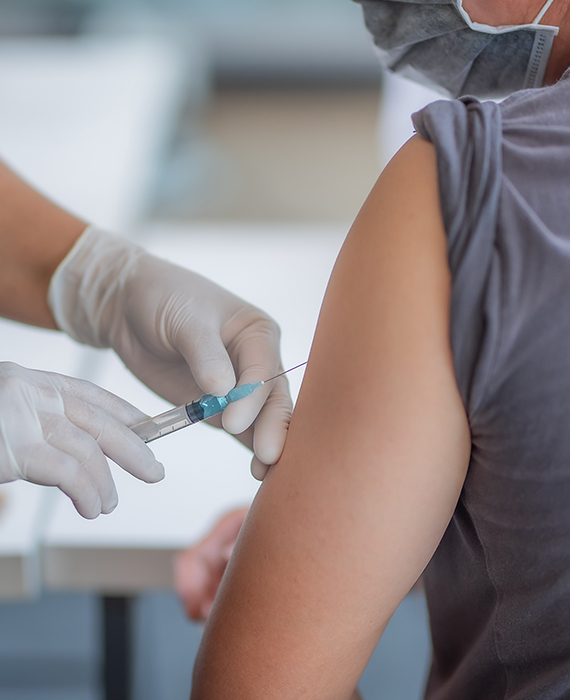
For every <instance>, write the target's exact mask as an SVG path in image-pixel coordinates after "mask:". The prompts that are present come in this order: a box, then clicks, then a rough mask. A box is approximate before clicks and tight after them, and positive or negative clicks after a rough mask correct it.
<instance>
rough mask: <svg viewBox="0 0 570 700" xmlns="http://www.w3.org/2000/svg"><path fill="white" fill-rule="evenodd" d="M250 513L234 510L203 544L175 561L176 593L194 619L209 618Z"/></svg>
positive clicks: (245, 510)
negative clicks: (240, 533) (242, 528)
mask: <svg viewBox="0 0 570 700" xmlns="http://www.w3.org/2000/svg"><path fill="white" fill-rule="evenodd" d="M247 511H248V509H247V508H239V509H238V510H232V511H231V512H230V513H228V514H227V515H225V516H224V517H223V518H222V519H221V520H219V521H218V522H217V523H216V524H215V525H214V527H213V528H212V530H211V531H210V532H209V533H208V534H207V535H206V536H205V537H204V538H203V539H202V540H200V542H198V543H197V544H196V545H194V546H193V547H190V548H189V549H186V550H184V551H183V552H181V553H180V554H179V555H178V557H177V558H176V561H175V565H174V582H175V587H176V591H177V593H178V595H179V596H180V598H181V599H182V603H183V605H184V609H185V610H186V614H187V615H188V617H190V618H191V619H192V620H205V619H206V618H207V617H208V614H209V612H210V610H211V609H212V605H213V603H214V598H215V596H216V593H217V591H218V587H219V585H220V582H221V580H222V576H223V575H224V571H225V570H226V566H227V563H228V561H229V559H230V556H231V553H232V550H233V548H234V544H235V542H236V539H237V536H238V534H239V531H240V528H241V526H242V523H243V521H244V519H245V516H246V515H247Z"/></svg>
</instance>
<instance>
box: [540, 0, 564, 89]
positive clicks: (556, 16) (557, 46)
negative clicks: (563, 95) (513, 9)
mask: <svg viewBox="0 0 570 700" xmlns="http://www.w3.org/2000/svg"><path fill="white" fill-rule="evenodd" d="M558 2H559V3H560V4H559V6H558V7H556V5H557V3H554V5H553V6H552V7H551V8H550V10H549V11H548V12H547V13H546V15H545V16H544V20H543V21H542V24H551V25H553V26H555V27H560V32H559V33H558V36H557V37H555V39H554V43H553V44H552V53H551V54H550V60H549V61H548V66H547V68H546V74H545V76H544V84H545V85H553V84H554V83H555V82H556V81H557V80H560V78H561V77H562V74H563V73H564V71H565V70H566V69H567V68H568V67H569V66H570V3H568V2H565V1H564V2H561V0H558ZM551 11H552V14H551Z"/></svg>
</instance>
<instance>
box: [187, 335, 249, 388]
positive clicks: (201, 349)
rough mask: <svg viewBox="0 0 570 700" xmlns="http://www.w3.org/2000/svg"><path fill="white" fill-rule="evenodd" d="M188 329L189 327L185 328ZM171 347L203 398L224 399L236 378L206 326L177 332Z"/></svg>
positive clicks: (217, 337)
mask: <svg viewBox="0 0 570 700" xmlns="http://www.w3.org/2000/svg"><path fill="white" fill-rule="evenodd" d="M187 325H188V326H189V325H190V324H187ZM175 347H176V349H177V350H178V352H179V353H180V354H181V355H182V357H183V358H184V359H185V360H186V362H187V363H188V366H189V367H190V370H191V371H192V374H193V376H194V379H195V380H196V383H197V384H198V386H199V387H200V389H202V391H203V392H204V393H205V394H213V395H214V396H225V395H226V394H227V393H228V392H229V391H230V390H231V389H233V388H234V386H235V384H236V375H235V371H234V368H233V365H232V362H231V360H230V357H229V355H228V353H227V351H226V348H225V347H224V344H223V342H222V339H221V338H220V333H219V331H217V330H216V329H215V328H212V327H210V326H207V325H201V326H200V327H197V326H196V325H194V326H193V327H192V329H190V328H189V327H185V328H183V329H180V330H179V332H178V333H177V336H176V343H175Z"/></svg>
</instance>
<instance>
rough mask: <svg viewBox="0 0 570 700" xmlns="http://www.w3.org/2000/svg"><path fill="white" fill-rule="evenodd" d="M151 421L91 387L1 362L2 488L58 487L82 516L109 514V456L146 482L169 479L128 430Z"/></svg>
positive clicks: (112, 501) (112, 502)
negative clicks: (20, 483) (18, 483)
mask: <svg viewBox="0 0 570 700" xmlns="http://www.w3.org/2000/svg"><path fill="white" fill-rule="evenodd" d="M145 418H146V416H145V415H144V413H141V412H140V411H138V410H137V409H136V408H135V407H134V406H131V404H129V403H127V402H126V401H123V400H122V399H120V398H119V397H118V396H114V395H113V394H110V393H109V392H107V391H105V390H104V389H101V388H99V387H98V386H95V385H94V384H91V383H90V382H85V381H82V380H80V379H73V378H71V377H65V376H63V375H60V374H54V373H52V372H40V371H37V370H31V369H25V368H24V367H20V366H19V365H16V364H14V363H12V362H0V483H7V482H9V481H14V480H16V479H23V480H25V481H31V482H32V483H34V484H42V485H43V486H58V487H59V488H60V489H61V490H62V491H63V492H64V493H66V494H67V495H68V496H69V497H70V498H71V500H72V501H73V503H74V505H75V507H76V509H77V511H78V512H79V513H80V514H81V515H83V517H85V518H96V517H97V516H98V515H100V514H101V513H110V512H111V511H112V510H113V509H114V508H115V506H116V505H117V491H116V489H115V484H114V482H113V478H112V476H111V472H110V470H109V465H108V463H107V460H106V458H105V455H106V456H107V457H109V458H110V459H112V460H113V461H114V462H116V463H117V464H118V465H119V466H121V467H122V468H123V469H125V470H126V471H128V472H130V473H131V474H132V475H133V476H136V477H137V478H139V479H142V480H143V481H146V482H151V483H152V482H155V481H160V480H161V479H162V478H163V477H164V468H163V467H162V465H161V464H160V463H159V462H157V461H156V459H155V458H154V455H153V454H152V452H151V450H150V449H149V448H148V447H147V446H146V445H145V444H144V443H143V442H142V441H141V440H139V438H137V437H136V435H135V434H134V433H133V432H132V431H131V430H130V429H129V427H128V426H131V425H134V424H135V423H138V422H139V421H141V420H144V419H145Z"/></svg>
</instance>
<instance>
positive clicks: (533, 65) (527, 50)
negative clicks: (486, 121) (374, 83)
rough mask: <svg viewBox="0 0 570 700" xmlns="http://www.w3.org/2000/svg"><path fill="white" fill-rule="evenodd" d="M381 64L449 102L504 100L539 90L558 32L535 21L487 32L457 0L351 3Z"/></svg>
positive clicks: (551, 1) (549, 4) (544, 10)
mask: <svg viewBox="0 0 570 700" xmlns="http://www.w3.org/2000/svg"><path fill="white" fill-rule="evenodd" d="M356 1H357V2H359V3H360V4H361V5H362V6H363V9H364V15H365V18H366V24H367V26H368V29H369V30H370V31H371V33H372V35H373V36H374V40H375V44H376V48H377V51H378V54H379V55H380V59H381V61H382V63H383V64H384V65H385V66H386V67H387V68H389V69H390V70H392V71H394V72H396V73H400V74H401V75H404V76H405V77H408V78H411V79H413V80H416V81H417V82H420V83H422V84H424V85H428V86H430V87H433V88H436V89H443V90H444V91H445V92H446V93H447V94H449V95H451V96H452V97H459V96H460V95H465V94H472V95H476V96H478V97H504V96H505V95H507V94H510V93H511V92H514V91H516V90H520V89H524V88H534V87H540V86H541V85H542V83H543V81H544V73H545V71H546V66H547V64H548V59H549V57H550V52H551V49H552V42H553V40H554V37H555V36H556V35H557V34H558V27H550V26H546V25H541V24H540V21H541V20H542V18H543V17H544V15H545V13H546V12H547V10H548V9H549V7H550V6H551V5H552V3H553V2H554V0H547V2H546V3H545V4H544V6H543V8H542V10H541V11H540V12H539V14H538V16H537V17H536V18H535V20H534V21H533V22H531V23H530V24H524V25H515V26H505V27H491V26H489V25H486V24H479V23H477V22H473V21H472V20H471V18H470V17H469V15H468V14H467V12H466V11H465V8H464V7H463V0H356Z"/></svg>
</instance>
